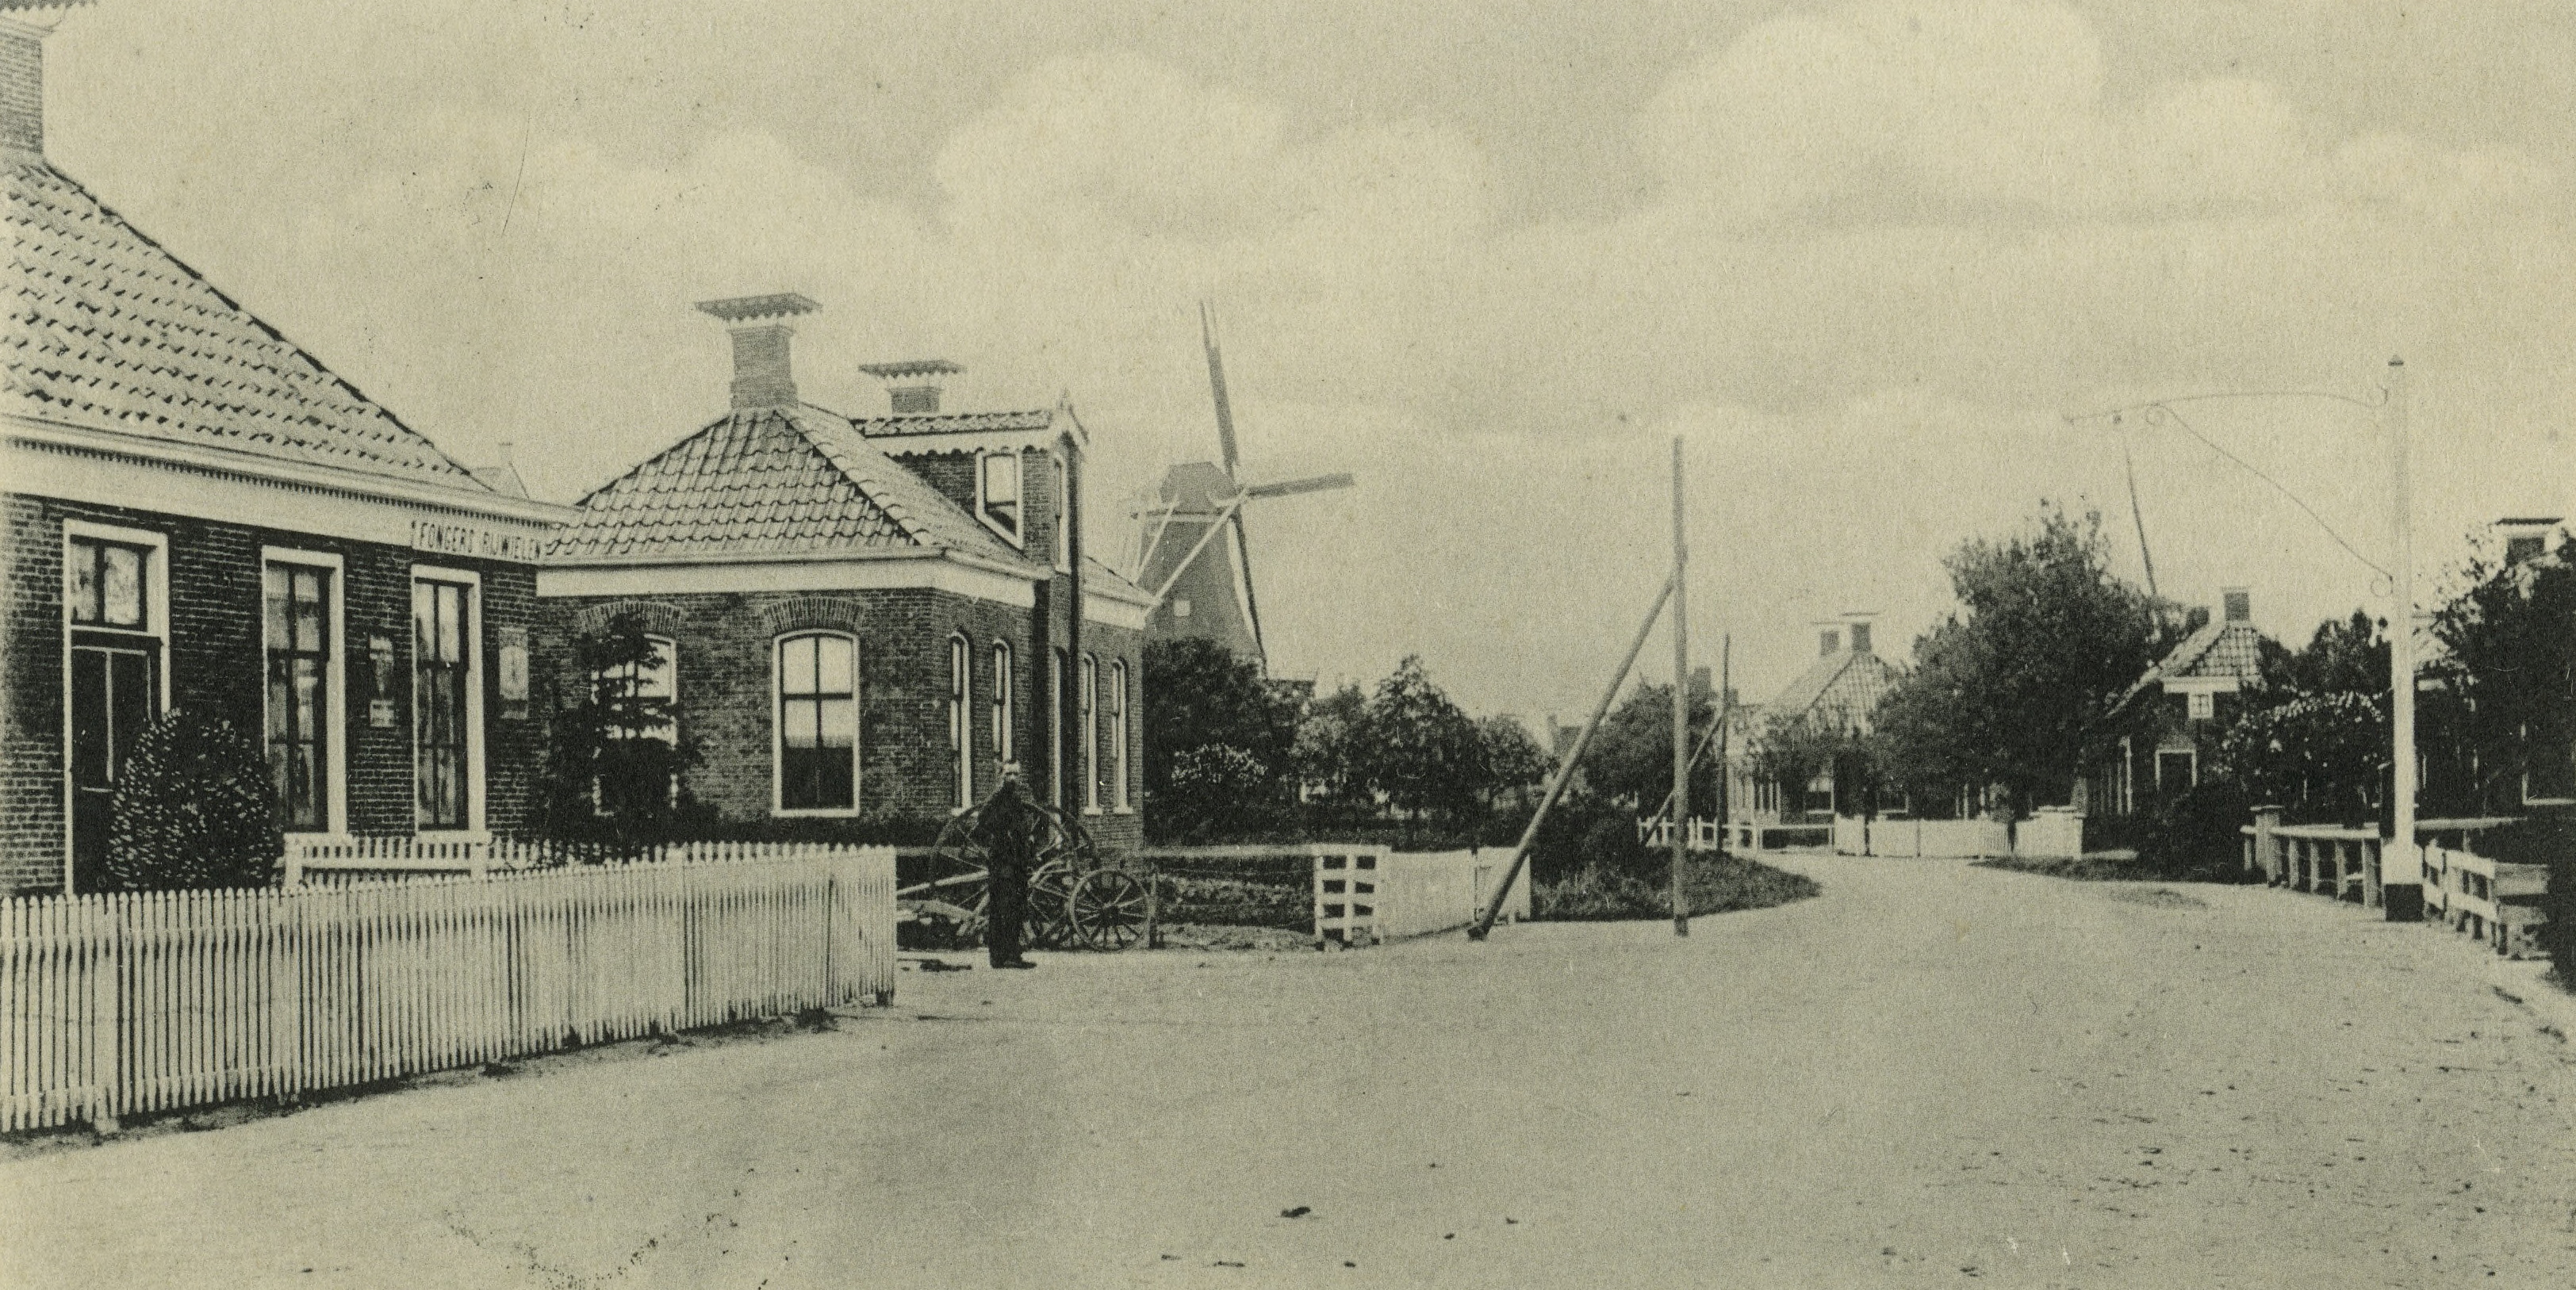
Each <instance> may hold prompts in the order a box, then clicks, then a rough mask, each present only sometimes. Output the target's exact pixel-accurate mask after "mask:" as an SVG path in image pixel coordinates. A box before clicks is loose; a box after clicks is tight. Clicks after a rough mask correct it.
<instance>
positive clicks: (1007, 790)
mask: <svg viewBox="0 0 2576 1290" xmlns="http://www.w3.org/2000/svg"><path fill="white" fill-rule="evenodd" d="M1044 819H1045V816H1044V815H1043V814H1042V813H1041V812H1040V811H1039V810H1038V809H1037V807H1036V806H1034V805H1032V804H1031V803H1030V802H1029V800H1028V798H1026V797H1024V796H1022V795H1021V793H1020V776H1019V771H1018V769H1017V768H1016V767H1013V768H1009V769H1006V770H1004V771H1003V772H1002V786H1001V787H1000V788H997V789H994V790H993V795H992V796H991V797H988V798H986V799H984V806H983V809H982V811H981V813H980V815H979V816H978V818H977V819H976V821H975V840H976V841H977V842H980V843H982V844H983V845H984V862H985V865H986V874H987V877H986V882H985V890H986V893H987V895H986V899H985V902H984V945H985V948H986V950H987V951H988V952H989V955H990V958H991V961H992V964H993V966H994V967H997V968H1033V967H1036V966H1037V964H1035V963H1031V962H1029V961H1028V960H1027V959H1025V958H1022V957H1021V956H1020V933H1021V930H1022V929H1023V928H1024V927H1025V926H1026V925H1027V923H1028V917H1029V870H1030V869H1032V868H1034V867H1036V864H1037V857H1036V855H1035V851H1036V838H1037V835H1038V830H1039V827H1040V825H1041V823H1042V822H1043V821H1044Z"/></svg>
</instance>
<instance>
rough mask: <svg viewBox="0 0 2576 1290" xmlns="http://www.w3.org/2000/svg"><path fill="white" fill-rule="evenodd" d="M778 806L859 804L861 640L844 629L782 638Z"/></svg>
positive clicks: (841, 808) (813, 808)
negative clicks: (839, 631)
mask: <svg viewBox="0 0 2576 1290" xmlns="http://www.w3.org/2000/svg"><path fill="white" fill-rule="evenodd" d="M776 676H777V687H778V734H777V739H778V745H777V746H778V758H777V768H778V809H779V811H780V812H782V813H790V812H814V813H827V812H828V813H841V814H846V813H848V812H851V811H854V810H856V809H858V804H859V643H858V641H857V640H856V639H855V638H853V637H850V636H846V635H843V634H841V633H838V632H803V633H799V634H797V635H794V636H782V637H780V638H779V640H778V667H777V673H776Z"/></svg>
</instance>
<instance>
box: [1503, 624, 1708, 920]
mask: <svg viewBox="0 0 2576 1290" xmlns="http://www.w3.org/2000/svg"><path fill="white" fill-rule="evenodd" d="M1674 585H1675V580H1674V579H1671V578H1666V579H1665V580H1664V589H1663V590H1662V591H1660V592H1657V593H1655V603H1654V604H1653V606H1651V607H1650V608H1648V609H1647V610H1646V621H1644V622H1642V623H1639V624H1637V637H1636V639H1635V640H1632V641H1629V642H1628V653H1627V655H1626V656H1625V657H1623V658H1621V659H1620V660H1619V671H1618V674H1617V675H1614V676H1612V677H1611V678H1610V687H1609V688H1608V689H1606V690H1603V691H1602V692H1601V702H1600V704H1599V705H1598V706H1596V707H1594V708H1593V709H1592V719H1591V720H1589V721H1586V722H1584V723H1583V733H1582V734H1580V735H1577V736H1575V739H1574V746H1573V747H1571V748H1568V749H1566V750H1565V760H1564V761H1563V762H1560V763H1558V765H1557V768H1556V775H1555V777H1554V778H1552V779H1550V780H1548V781H1547V792H1546V794H1545V795H1543V796H1541V797H1540V798H1539V799H1538V812H1537V813H1536V814H1534V815H1532V816H1530V822H1529V827H1528V828H1525V829H1523V830H1521V840H1520V842H1519V843H1518V844H1517V845H1515V846H1513V847H1512V862H1511V863H1510V864H1509V865H1507V866H1505V867H1504V869H1503V880H1502V881H1501V882H1499V883H1496V884H1495V885H1494V894H1493V895H1491V896H1488V897H1486V898H1485V910H1484V912H1483V913H1481V914H1478V915H1476V921H1475V922H1474V923H1473V924H1471V925H1469V927H1468V928H1467V939H1469V940H1471V941H1481V940H1483V939H1485V933H1486V932H1489V931H1492V930H1493V927H1494V920H1495V919H1496V918H1499V917H1501V916H1502V912H1503V900H1504V898H1505V897H1507V896H1509V895H1511V892H1512V884H1513V883H1515V882H1518V881H1520V876H1521V866H1522V865H1525V864H1527V863H1529V849H1530V843H1531V842H1532V841H1535V840H1536V839H1537V837H1538V827H1539V825H1541V824H1544V823H1546V822H1547V812H1548V808H1550V807H1552V806H1555V805H1556V799H1557V798H1559V797H1561V796H1563V795H1564V793H1565V786H1566V784H1567V783H1568V782H1569V781H1571V780H1572V779H1573V778H1574V768H1575V766H1576V765H1577V764H1579V763H1581V762H1582V760H1583V750H1584V749H1586V748H1589V747H1591V746H1592V736H1593V735H1594V734H1595V733H1597V732H1598V731H1599V730H1600V729H1601V721H1602V719H1603V718H1605V717H1607V716H1609V715H1610V705H1611V703H1612V702H1614V701H1616V700H1617V699H1618V697H1619V687H1620V686H1623V685H1626V684H1627V683H1628V669H1630V668H1632V667H1635V666H1636V665H1637V656H1638V655H1639V654H1642V653H1644V652H1645V649H1646V637H1647V636H1649V635H1651V634H1652V633H1653V632H1654V630H1655V620H1656V619H1658V618H1661V617H1663V616H1664V602H1665V601H1668V600H1670V599H1672V598H1673V587H1674Z"/></svg>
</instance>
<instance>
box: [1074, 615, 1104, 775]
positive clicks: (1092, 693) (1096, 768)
mask: <svg viewBox="0 0 2576 1290" xmlns="http://www.w3.org/2000/svg"><path fill="white" fill-rule="evenodd" d="M1081 702H1082V757H1081V759H1080V760H1078V761H1076V762H1075V763H1074V770H1075V771H1077V772H1078V773H1080V774H1081V776H1082V809H1084V810H1086V811H1092V812H1097V811H1099V810H1100V660H1098V659H1095V658H1093V657H1092V656H1090V655H1089V654H1085V655H1083V656H1082V699H1081Z"/></svg>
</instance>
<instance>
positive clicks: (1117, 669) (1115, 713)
mask: <svg viewBox="0 0 2576 1290" xmlns="http://www.w3.org/2000/svg"><path fill="white" fill-rule="evenodd" d="M1127 744H1128V740H1127V660H1125V659H1123V658H1118V659H1111V660H1110V661H1109V773H1110V775H1111V779H1110V781H1109V783H1110V788H1109V809H1110V811H1111V812H1112V813H1114V814H1118V815H1126V814H1129V813H1131V812H1133V811H1134V810H1135V809H1136V806H1135V799H1134V798H1133V797H1132V796H1131V795H1130V793H1129V792H1128V788H1127V751H1128V748H1127Z"/></svg>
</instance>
